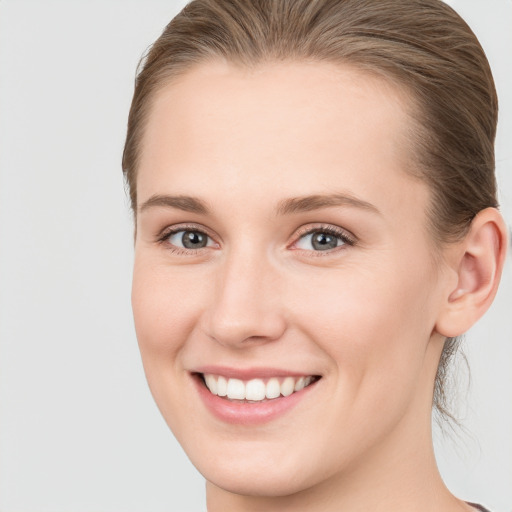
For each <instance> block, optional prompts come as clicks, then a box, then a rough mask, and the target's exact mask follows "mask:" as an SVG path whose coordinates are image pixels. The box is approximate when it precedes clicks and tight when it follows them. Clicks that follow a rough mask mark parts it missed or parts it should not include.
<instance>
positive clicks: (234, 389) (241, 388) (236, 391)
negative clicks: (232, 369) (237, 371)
mask: <svg viewBox="0 0 512 512" xmlns="http://www.w3.org/2000/svg"><path fill="white" fill-rule="evenodd" d="M227 395H228V398H231V400H244V398H245V384H244V383H243V381H241V380H238V379H229V380H228V391H227Z"/></svg>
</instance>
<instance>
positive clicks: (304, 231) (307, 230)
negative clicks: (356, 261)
mask: <svg viewBox="0 0 512 512" xmlns="http://www.w3.org/2000/svg"><path fill="white" fill-rule="evenodd" d="M322 231H325V232H329V233H332V234H335V235H337V236H341V237H343V238H346V239H347V240H349V241H350V242H352V243H353V244H355V243H356V242H357V237H356V236H355V235H354V234H353V233H352V232H350V231H348V230H347V229H345V228H342V227H341V226H336V225H334V224H322V223H318V224H317V225H314V226H312V225H311V224H306V225H304V226H301V227H300V228H299V229H297V230H295V235H294V237H293V241H292V242H291V244H294V243H296V242H297V241H298V240H299V239H300V238H302V237H303V236H306V235H309V234H311V233H316V232H322Z"/></svg>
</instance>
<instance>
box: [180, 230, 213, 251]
mask: <svg viewBox="0 0 512 512" xmlns="http://www.w3.org/2000/svg"><path fill="white" fill-rule="evenodd" d="M181 243H182V244H183V247H186V248H187V249H201V248H202V247H206V244H207V243H208V240H207V237H206V235H204V234H203V233H199V232H198V231H185V233H183V236H182V237H181Z"/></svg>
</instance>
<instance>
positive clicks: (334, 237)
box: [294, 227, 355, 251]
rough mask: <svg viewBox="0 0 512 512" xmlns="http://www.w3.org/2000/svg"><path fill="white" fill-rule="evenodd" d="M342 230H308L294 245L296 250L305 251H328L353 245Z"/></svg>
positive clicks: (352, 241) (331, 228)
mask: <svg viewBox="0 0 512 512" xmlns="http://www.w3.org/2000/svg"><path fill="white" fill-rule="evenodd" d="M354 243H355V242H354V240H352V239H351V238H350V237H349V236H348V235H347V234H346V233H345V232H344V231H343V230H341V229H339V228H338V229H336V228H334V227H329V228H318V229H314V230H310V231H308V232H307V233H305V234H304V235H302V236H301V237H300V238H299V239H298V241H297V242H296V243H295V244H294V246H295V248H296V249H302V250H305V251H330V250H333V249H336V248H337V247H341V246H343V245H354Z"/></svg>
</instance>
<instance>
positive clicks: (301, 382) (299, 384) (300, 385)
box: [294, 377, 306, 391]
mask: <svg viewBox="0 0 512 512" xmlns="http://www.w3.org/2000/svg"><path fill="white" fill-rule="evenodd" d="M305 380H306V379H305V378H304V377H301V378H300V379H299V380H298V381H297V382H296V383H295V388H294V390H295V391H300V390H301V389H303V388H304V381H305Z"/></svg>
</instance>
